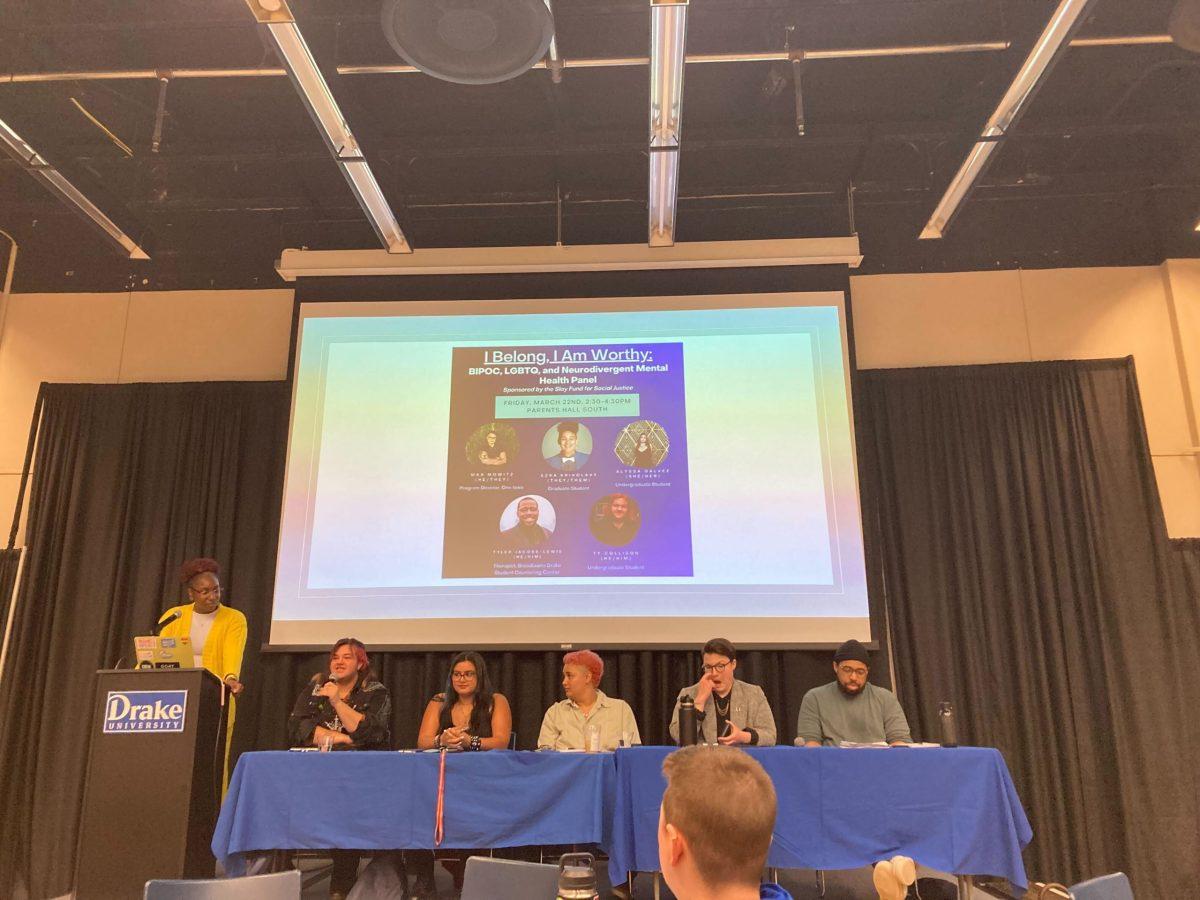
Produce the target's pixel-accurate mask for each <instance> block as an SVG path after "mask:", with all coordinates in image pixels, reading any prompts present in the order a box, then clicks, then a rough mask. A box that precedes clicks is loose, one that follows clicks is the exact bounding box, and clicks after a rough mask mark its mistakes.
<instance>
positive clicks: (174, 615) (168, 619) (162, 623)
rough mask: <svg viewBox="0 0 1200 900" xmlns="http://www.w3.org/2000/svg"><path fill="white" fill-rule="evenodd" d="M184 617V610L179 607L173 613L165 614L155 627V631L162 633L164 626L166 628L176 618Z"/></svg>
mask: <svg viewBox="0 0 1200 900" xmlns="http://www.w3.org/2000/svg"><path fill="white" fill-rule="evenodd" d="M182 617H183V612H182V611H180V610H178V609H177V610H175V612H173V613H171V614H170V615H169V616H164V617H163V618H161V619H159V620H158V624H157V625H156V626H155V627H154V633H155V634H161V633H162V630H163V629H164V628H166V627H167V626H168V625H170V624H171V623H172V622H174V621H175V620H176V619H179V618H182Z"/></svg>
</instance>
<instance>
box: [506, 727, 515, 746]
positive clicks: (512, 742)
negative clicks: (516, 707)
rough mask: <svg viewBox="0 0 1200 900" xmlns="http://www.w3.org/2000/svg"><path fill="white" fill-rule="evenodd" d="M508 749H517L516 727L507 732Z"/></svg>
mask: <svg viewBox="0 0 1200 900" xmlns="http://www.w3.org/2000/svg"><path fill="white" fill-rule="evenodd" d="M508 749H509V750H516V749H517V729H515V728H514V729H513V730H512V731H510V732H509V733H508Z"/></svg>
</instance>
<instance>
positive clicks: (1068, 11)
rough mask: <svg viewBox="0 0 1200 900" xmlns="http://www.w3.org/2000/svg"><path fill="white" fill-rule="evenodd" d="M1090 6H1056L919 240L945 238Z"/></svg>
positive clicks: (1083, 0) (1065, 1) (1087, 1)
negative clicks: (975, 185) (958, 213)
mask: <svg viewBox="0 0 1200 900" xmlns="http://www.w3.org/2000/svg"><path fill="white" fill-rule="evenodd" d="M1093 2H1094V0H1062V2H1060V3H1059V4H1058V8H1057V9H1055V10H1054V14H1053V15H1052V16H1051V17H1050V21H1049V22H1047V23H1046V27H1045V28H1044V29H1043V30H1042V33H1041V35H1040V36H1039V37H1038V39H1037V43H1035V44H1034V45H1033V49H1032V50H1030V51H1029V56H1027V57H1026V58H1025V62H1024V63H1023V64H1022V66H1021V68H1020V70H1019V71H1018V72H1017V74H1016V77H1014V78H1013V80H1012V84H1010V85H1009V86H1008V90H1007V91H1005V92H1004V96H1003V97H1002V98H1001V99H1000V102H999V103H998V104H997V105H996V109H995V111H994V112H993V113H992V115H991V116H990V117H989V118H988V120H987V123H986V124H985V125H984V127H983V132H982V134H981V135H980V140H979V141H977V142H976V144H975V146H974V147H972V148H971V152H970V153H968V154H967V158H966V159H965V160H964V161H963V164H962V165H961V166H960V167H959V170H958V172H957V173H956V174H955V176H954V178H953V179H951V181H950V186H949V187H947V188H946V192H945V193H944V194H943V195H942V199H941V200H939V201H938V205H937V207H936V208H935V209H934V211H933V215H931V216H930V217H929V221H928V222H927V223H926V225H925V227H924V228H923V229H922V230H921V240H930V239H938V238H941V237H943V236H944V235H945V233H946V230H947V229H948V228H949V227H950V223H951V221H953V219H954V216H955V214H956V213H957V212H958V210H959V207H960V206H961V205H962V204H963V202H964V201H965V200H966V198H967V195H968V194H969V193H970V192H971V188H972V187H973V186H974V184H975V182H976V181H977V180H978V179H979V178H980V176H982V175H983V173H984V171H985V170H986V169H987V167H988V164H989V162H990V161H991V159H992V157H993V156H994V155H995V152H996V149H997V147H999V145H1000V142H1001V141H1002V140H1003V139H1004V138H1005V137H1006V136H1007V135H1008V132H1009V131H1010V129H1011V128H1012V127H1013V125H1014V124H1015V123H1016V121H1017V119H1018V118H1019V117H1020V115H1021V113H1022V112H1023V111H1024V110H1025V107H1026V105H1027V104H1028V103H1029V100H1030V99H1031V98H1032V97H1033V94H1034V92H1035V91H1036V90H1037V88H1038V86H1039V85H1040V84H1041V82H1042V79H1043V78H1045V76H1046V74H1047V73H1048V72H1049V71H1050V68H1051V67H1052V66H1053V64H1054V61H1055V60H1056V59H1057V58H1058V56H1059V54H1060V53H1062V51H1063V50H1064V49H1066V47H1067V46H1068V45H1069V44H1070V41H1071V35H1072V34H1073V33H1074V31H1075V29H1076V28H1078V27H1079V23H1080V22H1081V20H1082V19H1083V16H1084V14H1085V13H1086V12H1087V10H1088V8H1089V7H1090V6H1091V5H1092V3H1093Z"/></svg>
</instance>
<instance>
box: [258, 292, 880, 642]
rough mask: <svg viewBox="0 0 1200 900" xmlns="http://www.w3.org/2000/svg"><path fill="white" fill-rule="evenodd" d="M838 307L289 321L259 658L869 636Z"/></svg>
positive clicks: (641, 301) (489, 306)
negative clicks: (283, 463) (270, 586)
mask: <svg viewBox="0 0 1200 900" xmlns="http://www.w3.org/2000/svg"><path fill="white" fill-rule="evenodd" d="M846 333H847V329H846V313H845V303H844V298H843V295H842V294H841V293H832V292H831V293H826V292H822V293H797V294H751V295H720V296H705V297H666V298H664V297H643V298H632V299H630V298H622V299H587V300H537V301H470V300H463V301H455V302H429V303H413V302H405V303H399V302H397V303H376V302H372V303H357V302H343V303H305V304H302V305H301V309H300V321H299V333H298V335H297V348H296V363H295V371H294V373H293V376H294V387H293V395H292V413H291V426H290V432H289V444H288V459H287V475H286V481H285V487H284V498H283V512H282V522H281V529H280V540H279V555H278V563H277V569H276V580H275V592H274V605H273V614H272V622H271V635H270V643H271V645H272V646H278V647H289V648H294V647H324V646H328V645H329V644H331V643H332V642H333V641H335V640H337V639H338V638H341V637H344V636H346V635H354V636H356V637H358V638H360V639H362V640H363V641H365V642H366V643H367V644H368V646H371V647H373V648H384V647H391V648H405V647H482V648H497V647H547V648H559V647H567V646H626V647H636V646H656V647H669V646H695V645H696V644H698V643H701V642H703V641H704V640H706V639H708V638H710V637H713V636H715V635H721V636H724V637H727V638H729V639H730V640H732V641H734V642H735V643H737V644H739V645H742V644H744V645H748V646H754V645H757V646H771V647H783V646H796V645H828V644H833V643H837V642H840V641H842V640H845V639H846V638H850V637H856V638H858V639H860V640H870V622H869V616H868V605H867V588H866V575H865V567H864V561H863V539H862V526H861V516H860V510H859V499H858V485H857V473H856V467H855V454H854V436H853V423H852V419H851V405H850V386H849V385H850V380H849V362H848V352H847V341H846Z"/></svg>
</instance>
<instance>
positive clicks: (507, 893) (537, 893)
mask: <svg viewBox="0 0 1200 900" xmlns="http://www.w3.org/2000/svg"><path fill="white" fill-rule="evenodd" d="M557 896H558V866H551V865H547V864H543V863H535V862H520V861H518V860H514V859H492V858H490V857H487V856H472V857H471V858H470V859H468V860H467V872H466V875H465V876H464V877H463V889H462V900H554V898H556V897H557Z"/></svg>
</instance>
